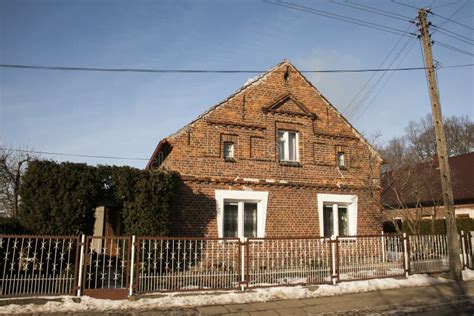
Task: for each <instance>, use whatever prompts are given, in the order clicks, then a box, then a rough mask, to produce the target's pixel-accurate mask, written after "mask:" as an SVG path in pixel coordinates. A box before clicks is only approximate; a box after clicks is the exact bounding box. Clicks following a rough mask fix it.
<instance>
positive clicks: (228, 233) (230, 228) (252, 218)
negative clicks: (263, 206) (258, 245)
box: [224, 201, 258, 237]
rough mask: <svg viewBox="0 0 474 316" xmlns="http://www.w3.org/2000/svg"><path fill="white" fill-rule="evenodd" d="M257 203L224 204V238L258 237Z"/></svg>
mask: <svg viewBox="0 0 474 316" xmlns="http://www.w3.org/2000/svg"><path fill="white" fill-rule="evenodd" d="M257 221H258V219H257V203H256V202H245V201H239V202H233V201H232V202H228V201H225V202H224V237H257Z"/></svg>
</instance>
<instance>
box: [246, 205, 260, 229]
mask: <svg viewBox="0 0 474 316" xmlns="http://www.w3.org/2000/svg"><path fill="white" fill-rule="evenodd" d="M244 237H257V203H244Z"/></svg>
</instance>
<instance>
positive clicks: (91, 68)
mask: <svg viewBox="0 0 474 316" xmlns="http://www.w3.org/2000/svg"><path fill="white" fill-rule="evenodd" d="M0 68H16V69H34V70H58V71H92V72H143V73H222V74H233V73H251V74H255V73H263V72H266V71H267V70H209V69H151V68H99V67H66V66H64V67H62V66H44V65H22V64H0ZM420 69H424V68H423V67H405V68H392V69H378V68H365V69H325V70H301V71H300V72H302V73H344V72H377V71H408V70H420ZM282 72H284V71H282Z"/></svg>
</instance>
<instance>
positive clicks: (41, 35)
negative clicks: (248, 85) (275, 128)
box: [0, 0, 474, 168]
mask: <svg viewBox="0 0 474 316" xmlns="http://www.w3.org/2000/svg"><path fill="white" fill-rule="evenodd" d="M288 1H290V0H288ZM291 1H292V2H293V3H298V4H301V5H307V6H311V7H313V8H317V9H320V10H326V11H330V12H333V13H337V14H342V15H348V16H351V17H355V18H359V19H363V20H367V21H371V22H373V23H379V24H384V25H388V26H390V27H394V28H397V29H403V30H406V29H407V28H408V27H409V26H410V24H409V23H408V22H405V21H399V20H396V19H392V18H389V17H385V16H378V15H374V14H370V13H368V12H363V11H358V10H355V9H353V8H349V7H344V6H341V5H337V4H335V3H332V2H330V1H309V2H308V1H307V2H305V1H300V0H291ZM341 1H342V0H341ZM350 1H356V0H350ZM401 1H403V2H405V3H410V5H415V6H427V5H429V4H430V3H432V2H433V1H432V0H424V1H421V0H420V1H410V2H407V1H406V0H401ZM357 3H360V4H364V5H370V6H373V7H377V8H380V9H383V10H386V11H390V12H394V13H397V14H401V15H405V16H410V17H415V16H416V10H415V9H412V8H409V7H406V6H402V5H398V4H395V3H392V2H390V1H388V0H380V1H375V0H372V1H365V0H364V1H362V0H361V1H357ZM452 3H453V0H446V1H442V0H435V1H434V3H433V4H432V6H433V8H434V12H436V13H438V14H440V15H442V16H450V15H451V14H452V13H454V12H455V11H456V10H457V9H458V8H459V7H461V6H462V5H463V4H464V1H462V0H461V1H458V2H455V3H454V4H452ZM437 7H438V9H437ZM473 14H474V2H470V3H468V4H467V5H466V6H465V7H464V8H463V9H462V10H461V11H460V12H459V13H458V14H457V15H456V16H455V17H454V18H453V19H459V20H458V21H459V22H462V23H463V24H466V25H470V26H471V27H472V26H473V25H474V20H473V19H474V18H473V17H472V15H473ZM469 16H471V17H469ZM430 19H431V20H432V21H433V23H434V24H435V25H436V24H438V25H439V24H440V23H442V22H443V21H444V20H443V19H442V18H440V17H438V16H430ZM0 23H1V30H0V62H1V63H2V64H32V65H52V66H75V67H104V68H106V67H109V68H120V67H122V68H161V69H172V68H174V69H176V68H181V69H186V68H187V69H252V70H253V69H256V70H266V69H269V68H271V67H272V66H274V65H275V64H277V63H279V62H280V61H282V60H283V59H284V58H288V59H289V60H290V61H291V62H292V63H293V64H295V66H296V67H298V68H300V69H312V70H313V69H341V68H351V69H354V68H377V67H378V66H379V64H380V63H381V62H382V61H383V60H384V58H385V57H386V56H387V54H388V53H389V51H390V50H391V48H392V46H393V45H394V44H395V43H396V42H397V41H398V40H399V39H400V36H399V35H395V34H391V33H386V32H381V31H377V30H373V29H368V28H365V27H362V26H357V25H354V24H348V23H345V22H341V21H337V20H333V19H329V18H326V17H321V16H317V15H312V14H308V13H305V12H301V11H294V10H291V9H286V8H282V7H278V6H274V5H270V4H268V3H265V2H263V1H260V0H255V1H250V0H240V1H217V0H201V1H182V0H178V1H158V0H154V1H151V0H142V1H121V0H94V1H92V0H82V1H79V0H77V1H66V0H61V1H60V0H55V1H51V0H29V1H26V0H15V1H13V0H11V1H9V0H0ZM443 27H444V28H446V29H449V30H451V31H453V32H456V33H458V34H461V35H463V36H466V37H470V38H473V32H472V30H469V29H468V28H464V27H461V26H459V25H457V24H455V23H451V22H449V23H446V24H445V25H444V26H443ZM410 30H414V26H412V28H411V29H410ZM433 39H435V40H439V41H442V42H444V43H447V44H450V45H452V46H456V47H459V48H461V49H463V50H467V51H471V52H472V51H473V49H472V46H471V45H468V44H466V43H463V42H461V41H457V40H455V39H452V38H450V37H446V36H445V35H444V34H441V33H437V34H434V35H433ZM408 41H413V42H415V43H413V46H410V45H411V44H412V42H408ZM404 44H406V45H407V46H406V48H405V49H406V50H405V51H403V52H402V54H401V55H403V56H405V54H406V58H405V59H404V60H403V62H402V63H401V64H400V67H411V66H414V67H420V66H422V65H423V63H422V58H421V53H420V46H419V44H418V43H417V42H416V40H410V39H408V38H407V39H405V38H403V39H402V40H401V41H400V43H399V45H398V46H397V50H398V49H399V48H401V47H402V45H404ZM409 47H411V50H409V51H408V48H409ZM397 50H396V51H397ZM433 52H434V57H435V59H436V60H438V61H439V62H441V63H442V65H445V66H448V65H455V64H467V63H473V62H474V58H472V57H469V56H466V55H463V54H460V53H457V52H454V51H451V50H448V49H446V48H443V47H439V46H436V45H435V46H434V47H433ZM397 65H398V62H396V63H395V64H394V65H393V66H397ZM370 75H371V74H370V73H362V74H317V75H316V74H310V75H308V78H309V79H310V80H311V81H312V82H313V83H314V84H315V85H316V87H317V88H318V89H319V90H320V91H321V92H322V93H323V94H324V95H325V96H326V97H327V98H328V99H329V100H330V101H331V102H332V103H333V104H334V105H335V106H336V107H337V108H339V109H340V110H341V111H342V112H343V113H344V114H346V115H347V114H349V112H350V111H349V112H348V111H345V108H346V107H347V105H348V103H349V102H350V100H351V99H352V98H353V97H354V96H355V95H357V93H358V92H359V90H360V89H361V88H362V87H363V85H364V84H365V82H366V81H367V80H368V79H369V77H370ZM253 76H254V75H252V74H146V73H98V72H61V71H46V70H21V69H4V68H0V141H1V143H2V144H7V145H9V146H13V147H19V146H20V147H28V148H32V149H35V150H40V151H52V152H65V153H77V154H90V155H107V156H125V157H144V158H148V157H149V156H150V155H151V153H152V151H153V149H154V147H155V146H156V144H157V143H158V141H159V140H160V139H162V138H163V137H166V136H167V135H169V134H171V133H173V132H174V131H176V130H177V129H179V128H180V127H181V126H183V125H184V124H186V123H188V122H189V121H191V120H192V119H194V118H195V117H196V116H198V115H199V114H200V113H202V112H204V111H205V110H206V109H207V108H209V107H210V106H212V105H214V104H216V103H218V102H219V101H221V100H223V99H224V98H226V97H227V96H228V95H229V94H231V93H232V92H233V91H235V90H236V89H238V88H239V87H240V86H242V85H243V84H244V82H245V81H246V80H247V79H248V78H249V77H253ZM438 76H439V85H440V89H441V100H442V107H443V113H444V115H445V116H449V115H469V116H470V117H471V119H472V118H474V102H473V101H474V92H473V91H474V68H472V67H470V68H455V69H443V70H440V71H439V73H438ZM389 77H390V78H389ZM386 79H390V80H389V81H387V83H386V84H385V86H384V87H383V89H381V88H382V85H383V82H384V80H386ZM373 82H375V80H374V81H373ZM379 89H381V90H380V93H378V95H377V97H376V98H375V99H374V101H373V102H372V103H370V104H368V103H365V104H364V105H361V106H360V108H359V111H358V112H357V115H353V116H350V117H349V119H350V121H351V122H352V123H353V124H354V125H355V126H356V127H357V128H358V129H359V130H360V131H361V132H363V133H364V134H367V135H370V134H372V133H375V132H380V133H381V134H382V135H383V139H385V140H387V139H389V138H391V137H393V136H398V135H401V134H402V133H403V130H404V128H405V126H406V125H407V123H408V121H410V120H417V119H419V118H420V117H422V116H424V115H425V114H426V113H429V112H430V104H429V99H428V92H427V87H426V80H425V76H424V72H423V71H422V70H421V71H420V70H418V71H410V72H397V73H394V74H393V76H391V75H390V74H387V75H386V76H385V77H384V78H383V81H382V84H380V85H379V86H377V88H376V89H375V90H374V91H375V93H376V92H377V91H379ZM364 91H365V90H364ZM375 93H374V94H375ZM374 94H373V95H372V96H374ZM369 100H370V99H369ZM362 109H366V110H365V111H362ZM44 157H46V158H54V159H57V160H60V161H63V160H70V161H83V162H87V163H91V164H95V163H102V164H117V165H122V164H128V165H132V166H136V167H140V168H141V167H144V166H145V164H146V162H145V161H133V160H130V161H123V160H112V159H105V160H104V159H85V158H73V157H68V158H65V157H54V156H44Z"/></svg>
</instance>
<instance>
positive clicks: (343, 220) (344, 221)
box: [338, 206, 349, 236]
mask: <svg viewBox="0 0 474 316" xmlns="http://www.w3.org/2000/svg"><path fill="white" fill-rule="evenodd" d="M338 222H339V236H348V235H349V224H348V223H349V218H348V214H347V206H339V209H338Z"/></svg>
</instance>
